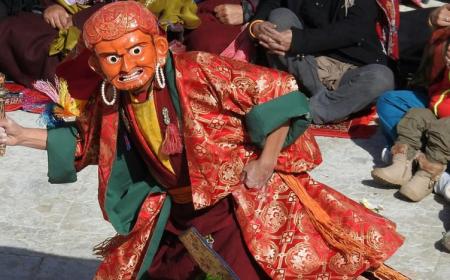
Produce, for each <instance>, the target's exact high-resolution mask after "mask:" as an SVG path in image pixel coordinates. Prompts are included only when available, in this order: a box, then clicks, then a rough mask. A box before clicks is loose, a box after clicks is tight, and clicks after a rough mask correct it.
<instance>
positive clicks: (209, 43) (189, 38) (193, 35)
mask: <svg viewBox="0 0 450 280" xmlns="http://www.w3.org/2000/svg"><path fill="white" fill-rule="evenodd" d="M220 4H241V1H240V0H205V1H203V2H201V3H200V4H198V12H197V14H198V16H199V17H200V19H201V21H202V23H201V25H200V26H199V27H198V28H197V29H194V30H192V31H190V32H189V33H188V34H187V35H186V36H185V42H184V43H185V45H186V50H187V51H205V52H209V53H214V54H220V53H222V51H223V50H225V48H226V47H228V45H229V44H230V43H231V42H232V41H233V40H234V39H235V38H236V36H237V35H238V34H239V32H240V31H241V25H228V24H223V23H221V22H220V21H219V20H218V19H217V18H216V17H215V13H214V8H215V7H216V6H218V5H220Z"/></svg>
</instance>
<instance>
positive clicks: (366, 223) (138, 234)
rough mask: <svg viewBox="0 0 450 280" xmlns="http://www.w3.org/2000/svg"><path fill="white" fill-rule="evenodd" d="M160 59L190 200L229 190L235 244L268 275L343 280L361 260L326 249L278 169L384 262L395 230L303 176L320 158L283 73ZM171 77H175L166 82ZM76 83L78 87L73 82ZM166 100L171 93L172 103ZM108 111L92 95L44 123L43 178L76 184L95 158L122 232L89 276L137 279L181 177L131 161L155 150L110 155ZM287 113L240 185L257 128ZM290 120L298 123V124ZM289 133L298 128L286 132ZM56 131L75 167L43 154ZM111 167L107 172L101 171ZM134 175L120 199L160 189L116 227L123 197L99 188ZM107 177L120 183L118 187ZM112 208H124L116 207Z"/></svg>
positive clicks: (113, 120) (207, 58) (212, 59)
mask: <svg viewBox="0 0 450 280" xmlns="http://www.w3.org/2000/svg"><path fill="white" fill-rule="evenodd" d="M170 63H171V62H170V59H169V60H168V64H170ZM86 67H87V66H86ZM168 67H170V65H167V66H166V70H165V72H166V76H167V78H168V80H169V81H168V84H169V85H168V86H169V88H171V89H173V88H174V87H176V91H177V93H176V95H177V97H175V98H174V97H173V96H172V101H173V105H174V107H177V106H178V105H179V108H178V111H179V112H180V115H181V119H180V120H179V121H180V131H181V132H182V135H183V140H184V147H185V153H186V159H187V166H188V173H189V179H190V186H191V191H192V203H193V205H194V207H195V209H198V210H199V209H203V208H206V207H209V206H212V205H215V204H217V203H218V202H219V201H220V200H221V199H223V198H225V197H227V196H232V198H233V199H234V201H235V209H234V212H235V215H236V217H237V220H238V223H239V225H240V228H241V232H242V235H243V238H244V240H245V243H246V244H247V247H248V249H249V250H250V252H251V254H252V255H253V257H254V258H255V260H256V261H257V262H258V264H259V265H260V266H261V267H262V268H263V269H264V271H265V272H266V273H267V274H268V275H269V276H270V277H272V278H273V279H294V278H302V279H349V278H353V277H355V276H356V275H359V274H360V273H362V272H363V271H365V270H367V269H368V268H369V264H368V262H367V260H365V259H363V258H361V256H359V255H354V256H352V258H350V259H348V260H347V259H345V258H344V257H343V255H342V254H341V253H339V252H337V251H336V250H334V249H333V248H330V246H328V245H327V243H326V242H325V241H324V239H323V238H322V236H321V235H320V233H318V231H317V230H316V229H315V228H314V226H313V224H312V223H311V222H310V220H309V217H308V214H307V213H306V212H305V211H304V209H303V206H302V204H301V203H300V202H299V200H298V198H297V197H296V195H295V193H294V192H293V191H292V190H291V189H290V188H289V187H288V186H287V185H286V184H285V183H284V181H283V180H282V179H281V177H280V176H279V174H280V172H281V173H287V174H294V175H295V177H296V178H297V180H298V181H299V182H300V183H301V184H302V185H303V186H304V187H305V188H306V190H307V192H308V194H309V195H310V196H311V197H312V198H314V199H315V200H316V201H317V202H318V203H319V204H320V206H321V207H322V208H323V209H324V210H325V211H326V212H327V213H328V214H329V215H330V217H331V218H332V220H333V222H335V223H336V224H338V225H340V226H342V227H343V228H345V229H346V231H349V232H351V234H352V236H353V237H354V239H355V240H358V241H360V242H364V243H365V244H366V245H368V246H370V247H372V248H374V249H376V250H378V251H380V252H382V253H383V258H384V259H386V258H388V257H389V256H391V255H392V254H393V253H394V252H395V251H396V249H397V248H398V247H399V246H400V245H401V244H402V242H403V238H402V237H401V236H399V235H398V234H397V233H396V232H395V225H394V224H393V223H392V222H390V221H388V220H386V219H385V218H383V217H381V216H379V215H377V214H375V213H373V212H372V211H370V210H367V209H365V208H364V207H363V206H361V205H359V204H358V203H356V202H354V201H352V200H350V199H349V198H347V197H345V196H344V195H342V194H340V193H338V192H337V191H334V190H333V189H331V188H329V187H327V186H325V185H323V184H321V183H318V182H316V181H314V180H313V179H311V178H310V177H309V175H308V173H307V171H308V170H311V169H312V168H314V167H315V166H317V165H318V164H319V163H320V162H321V155H320V151H319V148H318V146H317V143H316V142H315V140H314V138H313V137H312V136H311V135H310V134H309V132H308V130H306V131H304V132H303V130H302V129H301V127H302V126H303V125H304V124H305V120H306V119H307V118H308V111H307V106H305V105H306V103H305V99H304V96H303V95H302V94H301V93H299V92H293V91H295V90H297V86H296V83H295V80H294V78H293V77H292V76H290V75H288V74H286V73H283V72H280V71H276V70H270V69H266V68H263V67H258V66H254V65H250V64H246V63H243V62H238V61H233V60H230V59H226V58H222V57H218V56H213V55H210V54H206V53H198V52H194V53H185V54H182V55H178V56H175V57H174V58H173V67H174V69H172V70H168ZM171 71H172V73H169V72H171ZM82 75H86V74H82ZM170 75H173V77H174V79H173V84H172V87H171V81H170ZM71 87H72V85H71V81H70V79H69V90H70V91H71V93H72V95H73V92H74V91H73V90H72V88H71ZM86 88H87V87H86V84H83V89H86ZM292 92H293V93H292ZM172 93H173V92H171V94H172ZM155 94H158V93H157V92H155ZM177 98H178V101H176V100H174V99H177ZM118 107H119V106H117V104H116V105H115V106H113V107H108V106H106V105H104V104H102V102H101V98H100V96H99V95H95V96H93V97H92V98H91V100H90V101H89V103H88V105H87V107H86V110H85V112H84V114H83V115H82V116H81V117H80V118H79V119H78V120H77V130H76V131H75V130H74V129H73V128H72V127H69V128H67V127H63V128H61V129H56V130H54V131H52V130H50V131H49V141H48V142H49V144H48V150H49V162H50V163H49V175H50V177H51V178H52V177H53V178H54V179H53V181H54V182H60V181H67V179H68V180H75V179H76V177H75V176H74V171H75V170H76V171H78V170H80V169H82V168H83V167H84V166H86V165H88V164H98V170H99V192H98V194H99V203H100V206H101V209H102V211H103V214H104V216H105V218H106V219H108V220H109V221H111V222H112V224H113V225H114V226H115V228H116V230H117V231H118V233H120V234H124V235H126V237H124V238H123V239H122V241H121V242H119V243H118V244H120V246H118V247H115V248H114V249H112V250H110V251H109V253H110V254H109V255H107V256H106V258H105V260H104V262H103V263H102V265H101V266H100V268H99V271H98V273H97V279H133V278H134V277H136V276H137V275H138V271H139V275H141V273H142V271H143V270H145V269H147V268H148V266H149V265H150V264H149V263H148V261H147V260H146V259H145V255H146V251H149V250H150V249H149V248H151V247H152V244H151V243H152V242H153V241H154V240H155V239H156V240H157V239H158V238H155V236H156V235H160V234H161V232H159V231H158V230H155V227H156V226H157V224H158V222H160V221H161V219H162V217H161V216H165V219H167V212H164V211H163V210H164V209H166V210H167V207H166V206H167V204H166V203H167V201H168V198H169V196H170V195H169V194H168V193H167V191H166V189H167V188H177V187H181V186H180V185H178V186H177V185H176V182H178V181H179V179H180V178H178V179H177V177H176V176H175V177H174V176H173V174H172V175H171V173H170V172H169V171H168V170H166V171H164V170H163V169H161V165H160V166H159V167H155V168H153V170H152V167H151V164H150V165H148V164H147V166H148V167H149V168H145V164H143V163H142V158H144V159H145V158H147V159H148V157H152V158H153V159H155V158H157V157H156V156H155V155H154V154H153V155H152V154H151V152H150V150H148V147H147V148H146V147H137V148H136V150H137V151H138V152H139V153H146V155H144V156H142V157H139V158H138V159H136V158H134V159H122V158H120V157H121V156H122V154H123V151H121V148H120V147H119V146H118V144H117V143H121V142H123V140H121V139H122V137H121V136H120V135H118V134H119V132H118V131H120V129H119V128H118V127H119V126H120V125H119V122H120V119H121V117H120V109H119V108H118ZM124 107H126V106H124ZM288 120H290V123H291V130H290V133H289V135H288V139H287V141H288V142H289V141H291V142H292V144H290V145H287V146H286V147H285V148H283V150H282V152H281V154H280V155H279V158H278V162H277V165H276V167H275V172H274V174H273V175H272V177H271V178H270V180H269V181H268V183H267V186H265V187H264V188H261V189H247V188H246V187H245V186H244V185H243V183H242V182H241V180H240V175H241V172H242V169H243V167H244V166H245V165H246V164H247V163H248V162H249V161H250V160H252V159H255V158H257V157H258V154H259V152H260V151H261V149H260V148H261V147H262V146H263V143H264V139H265V136H267V135H268V134H269V133H270V132H271V131H273V130H274V129H276V128H277V127H278V126H280V125H281V124H283V123H285V122H286V121H288ZM296 124H299V126H298V127H297V132H296V128H295V125H296ZM299 127H300V131H299V130H298V129H299ZM61 130H65V132H62V131H61ZM161 130H163V128H162V129H161ZM299 132H303V133H302V134H301V136H299V137H297V136H296V133H297V134H298V133H299ZM58 134H59V135H60V136H58ZM62 134H65V135H68V134H72V135H74V134H75V135H77V136H78V137H77V138H78V140H77V141H78V142H77V143H78V144H77V145H75V141H76V140H75V137H72V138H73V140H72V143H73V144H74V145H73V146H72V148H71V149H68V150H69V151H68V154H70V153H72V154H76V161H75V167H68V168H67V169H66V170H65V172H62V173H61V172H59V173H58V174H55V173H54V172H53V171H52V170H51V168H50V167H51V166H55V165H57V166H63V164H62V163H59V164H57V163H56V162H58V161H57V160H55V161H54V162H53V163H52V161H51V160H50V158H57V157H58V156H56V157H55V156H51V155H58V154H59V155H61V152H60V151H59V150H58V149H59V148H60V147H58V148H56V145H52V143H55V142H56V139H60V138H61V137H62V136H61V135H62ZM141 143H142V142H141ZM75 146H76V147H77V148H76V151H75ZM142 146H145V145H142ZM66 155H67V152H66ZM59 158H60V159H61V158H67V156H59ZM69 158H70V156H69ZM72 158H73V156H72ZM144 161H145V160H144ZM143 166H144V167H143ZM158 168H160V169H159V170H157V171H156V172H155V170H156V169H158ZM114 170H115V171H114ZM135 172H136V173H140V174H141V175H142V178H141V179H142V180H141V179H139V178H140V177H139V176H140V175H139V176H138V175H135V174H133V173H135ZM112 173H114V174H115V175H114V176H111V174H112ZM144 173H145V174H144ZM149 174H151V175H150V177H151V178H150V179H149ZM133 175H134V177H135V178H133V179H132V180H131V179H130V180H128V181H126V180H125V182H128V183H129V185H130V186H133V188H129V189H126V190H122V193H121V194H123V195H124V196H125V200H126V195H128V194H129V193H130V192H133V191H134V192H140V190H142V184H144V183H143V182H144V181H145V184H146V186H147V187H148V186H152V185H159V187H160V188H159V189H158V190H156V191H154V192H153V193H151V192H147V193H145V192H144V193H145V195H144V196H143V197H142V200H141V201H139V209H140V210H139V212H138V215H137V217H128V218H125V220H127V223H125V224H126V226H122V225H117V224H115V222H114V221H116V220H117V217H118V216H121V217H123V216H126V214H123V213H120V212H121V209H122V208H121V207H118V205H128V204H129V203H130V201H125V202H127V204H125V203H124V202H118V203H117V204H115V205H111V204H110V205H109V206H108V200H114V199H116V200H117V201H118V200H120V199H121V198H117V197H119V196H120V194H119V195H116V198H114V196H115V194H113V193H111V192H109V189H111V188H112V186H113V185H115V183H114V180H116V179H117V180H119V179H120V180H124V179H123V178H126V177H127V176H128V177H130V178H131V177H133ZM175 175H176V174H175ZM171 176H172V177H171ZM119 177H120V178H119ZM136 177H138V179H136ZM181 181H182V180H181ZM139 184H140V185H139ZM116 185H121V186H120V187H124V185H126V184H125V183H121V184H116ZM138 185H139V186H138ZM125 188H126V186H125ZM144 188H145V186H144ZM165 188H166V189H165ZM125 194H126V195H125ZM120 203H122V204H120ZM124 208H125V206H124ZM123 211H124V212H126V210H125V209H124V210H123ZM220 222H221V221H217V223H220ZM119 224H120V223H119ZM159 238H160V236H159ZM153 245H154V244H153ZM147 253H148V252H147Z"/></svg>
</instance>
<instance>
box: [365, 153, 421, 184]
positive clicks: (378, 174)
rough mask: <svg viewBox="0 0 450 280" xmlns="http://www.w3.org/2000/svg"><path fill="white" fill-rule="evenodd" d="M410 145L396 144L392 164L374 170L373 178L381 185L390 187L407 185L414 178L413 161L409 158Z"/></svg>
mask: <svg viewBox="0 0 450 280" xmlns="http://www.w3.org/2000/svg"><path fill="white" fill-rule="evenodd" d="M408 149H410V147H409V145H408V144H395V145H394V146H392V149H391V153H392V164H391V165H389V166H386V167H382V168H379V167H377V168H374V169H373V170H372V173H371V174H372V178H373V179H374V180H375V181H376V182H378V183H381V184H386V185H390V186H401V185H403V184H406V183H407V182H408V181H409V180H410V179H411V177H412V161H413V159H408V158H407V153H408Z"/></svg>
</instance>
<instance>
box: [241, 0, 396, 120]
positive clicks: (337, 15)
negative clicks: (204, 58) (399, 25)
mask: <svg viewBox="0 0 450 280" xmlns="http://www.w3.org/2000/svg"><path fill="white" fill-rule="evenodd" d="M379 13H380V10H379V7H378V4H377V2H376V1H375V0H265V1H261V2H260V5H259V6H258V9H257V11H256V15H255V20H253V21H252V23H251V24H250V27H249V31H250V34H251V35H252V36H253V37H254V38H255V39H256V40H257V41H258V42H259V44H260V45H261V46H263V47H264V48H265V49H266V51H267V54H268V61H269V65H270V66H271V67H275V68H277V69H281V70H287V71H289V72H290V73H291V74H293V75H294V76H295V77H296V78H297V81H298V82H299V83H300V84H301V85H303V87H304V89H305V90H306V91H307V93H308V94H310V96H311V98H310V110H311V114H312V117H313V121H314V123H316V124H323V123H332V122H337V121H341V120H343V119H346V118H347V117H348V116H349V115H350V114H352V113H355V112H358V111H360V110H362V109H364V108H366V107H367V106H368V105H370V104H371V103H372V102H374V101H375V100H376V98H377V97H378V96H379V95H381V94H382V93H383V92H385V91H386V90H391V89H393V88H394V76H393V73H392V71H391V70H390V69H389V68H388V67H387V66H386V63H387V56H386V54H385V51H384V50H383V46H382V44H381V42H380V41H379V38H378V36H377V33H376V20H377V17H378V15H379Z"/></svg>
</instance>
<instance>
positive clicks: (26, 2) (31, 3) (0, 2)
mask: <svg viewBox="0 0 450 280" xmlns="http://www.w3.org/2000/svg"><path fill="white" fill-rule="evenodd" d="M40 2H41V1H39V0H22V1H14V0H0V20H2V19H4V18H6V17H7V16H12V15H15V14H17V13H18V12H20V11H27V12H31V11H35V10H38V11H39V10H40V9H41V5H40V4H41V3H40Z"/></svg>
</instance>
